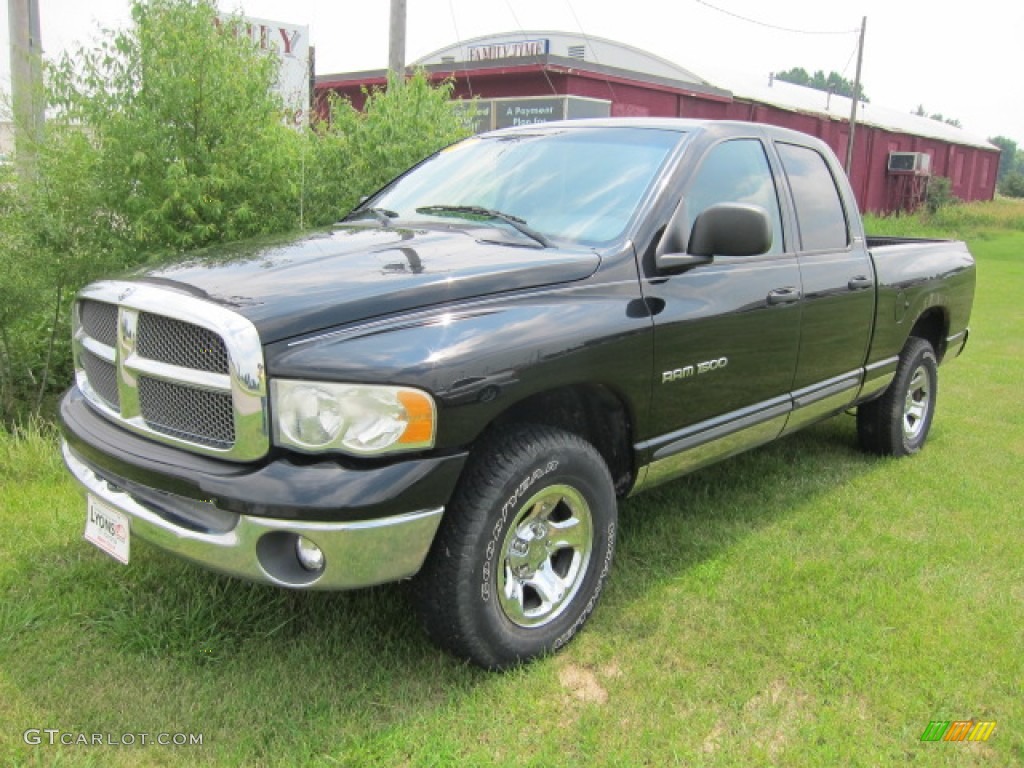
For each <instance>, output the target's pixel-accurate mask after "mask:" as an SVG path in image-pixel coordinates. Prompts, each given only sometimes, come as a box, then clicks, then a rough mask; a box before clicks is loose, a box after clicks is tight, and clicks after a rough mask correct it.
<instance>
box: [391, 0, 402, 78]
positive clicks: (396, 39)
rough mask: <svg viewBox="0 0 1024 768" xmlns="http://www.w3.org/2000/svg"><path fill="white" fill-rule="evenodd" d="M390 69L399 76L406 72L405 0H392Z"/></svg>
mask: <svg viewBox="0 0 1024 768" xmlns="http://www.w3.org/2000/svg"><path fill="white" fill-rule="evenodd" d="M388 71H389V72H394V73H395V75H396V76H397V77H401V76H402V75H403V74H404V73H405V0H391V29H390V35H389V38H388Z"/></svg>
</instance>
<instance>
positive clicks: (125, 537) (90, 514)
mask: <svg viewBox="0 0 1024 768" xmlns="http://www.w3.org/2000/svg"><path fill="white" fill-rule="evenodd" d="M85 540H86V541H88V542H91V543H93V544H95V545H96V546H97V547H99V548H100V549H102V550H103V551H104V552H106V553H107V554H108V555H110V556H111V557H112V558H114V559H115V560H119V561H121V562H122V563H125V564H127V563H128V554H129V548H130V545H131V525H130V523H129V520H128V515H126V514H124V513H123V512H119V511H118V510H116V509H114V508H113V507H111V506H110V505H108V504H104V503H103V502H102V501H100V500H99V499H97V498H96V497H95V496H89V497H88V503H87V509H86V516H85Z"/></svg>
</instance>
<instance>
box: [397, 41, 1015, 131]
mask: <svg viewBox="0 0 1024 768" xmlns="http://www.w3.org/2000/svg"><path fill="white" fill-rule="evenodd" d="M531 42H532V43H543V46H539V47H535V48H533V49H531V48H530V46H528V45H524V44H528V43H531ZM502 46H508V48H502ZM531 50H538V51H541V50H542V51H543V53H546V54H548V55H551V56H560V57H563V58H573V59H577V60H582V61H588V62H592V63H594V64H599V65H603V66H606V67H614V68H616V69H622V70H628V71H632V72H640V73H643V74H647V75H654V76H656V77H661V78H667V79H670V80H676V81H679V82H683V83H693V84H696V85H703V86H711V87H713V88H717V89H723V90H725V91H729V92H731V93H732V94H733V96H734V97H736V98H740V99H744V100H749V101H755V102H758V103H761V104H767V105H770V106H773V107H777V108H779V109H785V110H791V111H794V112H804V113H807V114H813V115H819V116H825V117H832V118H835V119H842V120H849V119H850V99H848V98H845V97H843V96H837V95H832V96H830V95H829V94H827V93H825V92H824V91H818V90H815V89H813V88H806V87H804V86H800V85H793V84H792V83H786V82H783V81H781V80H777V79H776V80H775V81H774V82H771V81H770V78H769V76H768V75H764V76H760V75H751V74H749V73H740V72H735V71H732V70H728V69H724V68H718V67H714V66H711V67H702V68H701V71H700V74H697V73H695V72H693V71H692V70H689V69H686V68H684V67H681V66H679V65H678V64H675V63H673V62H671V61H668V60H667V59H663V58H661V57H660V56H655V55H654V54H652V53H648V52H647V51H643V50H641V49H639V48H634V47H633V46H631V45H626V44H625V43H620V42H617V41H615V40H607V39H605V38H602V37H594V36H591V35H583V34H575V33H572V32H557V31H553V30H523V31H520V32H506V33H501V34H494V35H484V36H483V37H475V38H473V39H471V40H463V41H461V42H459V43H456V44H455V45H449V46H447V47H445V48H441V49H440V50H437V51H434V52H433V53H428V54H427V55H426V56H423V57H421V58H420V59H418V60H417V61H415V62H413V66H417V65H421V66H427V65H442V64H454V63H460V64H472V63H474V60H476V61H480V60H487V59H494V58H502V59H504V58H513V57H515V56H517V55H520V56H521V55H524V54H526V55H529V53H530V51H531ZM502 54H505V55H502ZM857 121H858V122H861V123H865V124H867V125H872V126H875V127H877V128H882V129H885V130H890V131H896V132H898V133H906V134H910V135H914V136H923V137H927V138H932V139H939V140H941V141H945V142H950V143H953V144H964V145H967V146H974V147H983V148H985V149H996V147H994V146H993V145H992V144H990V143H989V142H988V141H987V140H986V139H985V138H983V137H980V136H975V135H973V134H971V133H969V132H967V131H965V130H963V129H962V128H957V127H956V126H953V125H949V124H947V123H943V122H940V121H938V120H932V119H931V118H929V117H921V116H918V115H913V114H910V113H909V112H901V111H899V110H895V109H889V108H886V107H882V106H879V105H877V104H874V103H871V102H861V104H860V106H859V107H858V109H857Z"/></svg>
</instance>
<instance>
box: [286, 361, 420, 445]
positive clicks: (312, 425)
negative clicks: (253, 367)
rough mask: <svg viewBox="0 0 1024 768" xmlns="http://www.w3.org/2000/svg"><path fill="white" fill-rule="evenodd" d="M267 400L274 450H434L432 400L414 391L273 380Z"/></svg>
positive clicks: (359, 385) (361, 385)
mask: <svg viewBox="0 0 1024 768" xmlns="http://www.w3.org/2000/svg"><path fill="white" fill-rule="evenodd" d="M270 396H271V403H272V406H273V414H274V439H275V441H276V442H277V444H278V445H282V446H287V447H290V448H295V449H297V450H300V451H304V452H306V453H324V452H328V451H338V452H340V453H348V454H353V455H356V456H379V455H383V454H387V453H394V452H397V451H415V450H421V449H423V448H431V447H433V445H434V435H435V430H436V422H437V414H436V409H435V407H434V401H433V399H432V398H431V397H430V395H428V394H427V393H425V392H421V391H420V390H418V389H412V388H410V387H388V386H375V385H370V384H337V383H334V382H326V381H296V380H291V379H273V380H272V381H271V382H270Z"/></svg>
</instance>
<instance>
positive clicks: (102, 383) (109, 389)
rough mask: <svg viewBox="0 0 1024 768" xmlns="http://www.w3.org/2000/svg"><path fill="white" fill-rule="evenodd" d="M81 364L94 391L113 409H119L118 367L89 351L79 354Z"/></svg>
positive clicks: (84, 350) (85, 350)
mask: <svg viewBox="0 0 1024 768" xmlns="http://www.w3.org/2000/svg"><path fill="white" fill-rule="evenodd" d="M79 362H80V363H81V364H82V368H83V369H84V370H85V375H86V376H87V377H88V379H89V384H90V385H92V388H93V391H94V392H95V393H96V394H97V395H99V396H100V397H102V398H103V402H105V403H106V404H107V405H109V406H110V407H111V408H114V409H115V410H116V409H119V408H120V407H121V398H120V396H119V395H118V393H117V367H116V366H115V365H114V364H113V363H108V362H107V361H106V360H103V359H102V358H100V357H98V356H96V355H94V354H93V353H92V352H90V351H89V350H87V349H83V350H82V351H81V353H80V354H79Z"/></svg>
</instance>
